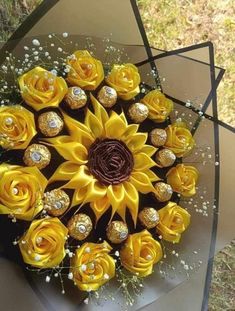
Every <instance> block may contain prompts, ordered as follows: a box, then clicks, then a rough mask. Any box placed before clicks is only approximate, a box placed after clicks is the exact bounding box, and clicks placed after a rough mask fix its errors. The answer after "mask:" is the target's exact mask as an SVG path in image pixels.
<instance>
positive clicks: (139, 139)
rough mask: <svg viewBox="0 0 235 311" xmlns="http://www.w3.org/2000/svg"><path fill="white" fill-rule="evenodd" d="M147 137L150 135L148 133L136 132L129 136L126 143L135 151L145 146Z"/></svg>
mask: <svg viewBox="0 0 235 311" xmlns="http://www.w3.org/2000/svg"><path fill="white" fill-rule="evenodd" d="M147 138H148V135H147V134H146V133H136V134H134V135H133V136H132V137H130V138H128V139H127V140H126V141H125V143H126V145H127V147H128V148H129V149H130V150H131V151H132V152H133V153H135V152H137V151H139V150H140V149H141V148H143V147H144V144H145V143H146V140H147Z"/></svg>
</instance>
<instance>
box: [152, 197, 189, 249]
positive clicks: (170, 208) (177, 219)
mask: <svg viewBox="0 0 235 311" xmlns="http://www.w3.org/2000/svg"><path fill="white" fill-rule="evenodd" d="M158 214H159V223H158V224H157V232H158V233H159V234H161V236H162V238H163V240H166V241H168V242H174V243H178V242H179V241H180V238H181V233H183V232H184V231H185V230H186V229H187V227H188V226H189V224H190V214H189V213H188V212H187V211H186V210H185V209H183V208H182V207H180V206H179V205H177V204H176V203H174V202H169V203H168V204H167V205H166V206H164V207H163V208H161V209H160V210H159V211H158Z"/></svg>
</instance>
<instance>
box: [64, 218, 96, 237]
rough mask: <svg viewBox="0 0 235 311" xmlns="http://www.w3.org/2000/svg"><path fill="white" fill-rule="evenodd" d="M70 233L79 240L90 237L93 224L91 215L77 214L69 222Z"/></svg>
mask: <svg viewBox="0 0 235 311" xmlns="http://www.w3.org/2000/svg"><path fill="white" fill-rule="evenodd" d="M67 227H68V229H69V235H70V236H71V237H72V238H74V239H76V240H79V241H82V240H84V239H86V238H87V237H88V235H89V234H90V232H91V230H92V228H93V225H92V221H91V219H90V217H89V216H88V215H86V214H82V213H80V214H76V215H74V216H73V217H72V218H71V219H70V220H69V222H68V225H67Z"/></svg>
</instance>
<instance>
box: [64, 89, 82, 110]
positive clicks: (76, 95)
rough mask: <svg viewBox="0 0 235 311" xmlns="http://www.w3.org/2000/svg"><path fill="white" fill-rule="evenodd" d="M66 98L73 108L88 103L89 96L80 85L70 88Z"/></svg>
mask: <svg viewBox="0 0 235 311" xmlns="http://www.w3.org/2000/svg"><path fill="white" fill-rule="evenodd" d="M64 100H65V102H66V104H67V105H68V106H69V107H70V108H71V109H79V108H82V107H84V106H85V105H86V102H87V96H86V93H85V92H84V91H83V90H82V89H81V88H80V87H78V86H73V87H70V88H69V89H68V93H67V94H66V95H65V98H64Z"/></svg>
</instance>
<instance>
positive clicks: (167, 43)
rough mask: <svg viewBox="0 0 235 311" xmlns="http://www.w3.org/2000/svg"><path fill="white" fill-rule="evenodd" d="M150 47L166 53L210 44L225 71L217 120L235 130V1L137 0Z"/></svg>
mask: <svg viewBox="0 0 235 311" xmlns="http://www.w3.org/2000/svg"><path fill="white" fill-rule="evenodd" d="M138 4H139V8H140V11H141V13H142V18H143V21H144V25H145V28H146V30H147V35H148V38H149V41H150V44H151V45H153V46H156V47H158V48H162V49H165V50H172V49H176V48H180V47H183V46H187V45H192V44H196V43H200V42H202V41H208V40H209V41H212V42H213V43H214V46H215V58H216V59H215V61H216V64H217V65H219V66H222V67H224V68H225V69H226V73H225V76H224V79H223V81H222V82H221V84H220V86H219V89H218V106H219V117H220V118H221V119H222V120H223V121H224V122H226V123H229V124H230V125H232V126H235V96H234V93H235V92H234V88H235V51H234V47H235V36H234V32H235V1H234V0H196V1H195V0H139V1H138Z"/></svg>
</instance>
